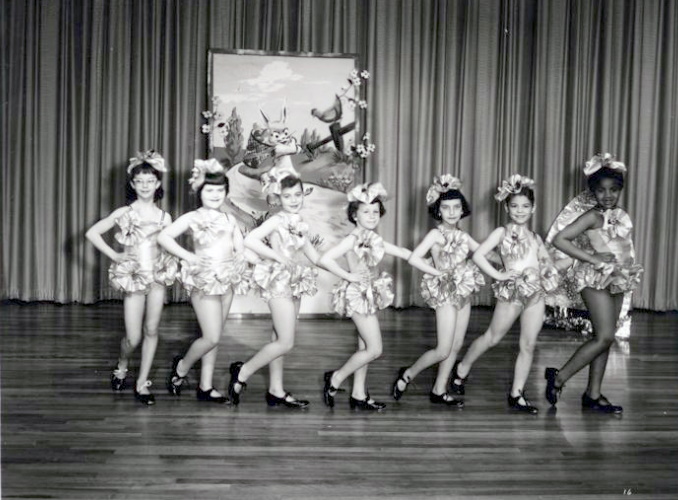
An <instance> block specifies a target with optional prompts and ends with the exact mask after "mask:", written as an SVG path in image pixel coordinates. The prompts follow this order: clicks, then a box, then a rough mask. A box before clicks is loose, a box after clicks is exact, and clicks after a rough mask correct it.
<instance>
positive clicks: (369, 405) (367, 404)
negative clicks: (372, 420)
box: [348, 393, 386, 411]
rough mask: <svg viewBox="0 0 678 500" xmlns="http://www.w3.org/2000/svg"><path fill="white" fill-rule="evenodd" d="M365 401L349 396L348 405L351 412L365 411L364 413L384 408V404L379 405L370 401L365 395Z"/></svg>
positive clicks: (368, 396) (372, 400) (367, 395)
mask: <svg viewBox="0 0 678 500" xmlns="http://www.w3.org/2000/svg"><path fill="white" fill-rule="evenodd" d="M365 396H366V397H365V399H356V398H354V397H353V396H351V397H350V398H349V400H348V404H349V406H350V407H351V410H365V411H381V410H383V409H384V408H386V403H380V402H378V401H375V400H374V399H372V398H371V397H370V395H369V393H368V394H365Z"/></svg>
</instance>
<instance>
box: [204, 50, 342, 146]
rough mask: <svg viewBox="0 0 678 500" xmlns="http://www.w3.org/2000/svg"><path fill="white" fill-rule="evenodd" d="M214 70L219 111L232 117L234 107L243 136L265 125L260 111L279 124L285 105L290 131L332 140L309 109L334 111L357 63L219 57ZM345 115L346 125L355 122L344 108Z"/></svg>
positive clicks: (334, 59)
mask: <svg viewBox="0 0 678 500" xmlns="http://www.w3.org/2000/svg"><path fill="white" fill-rule="evenodd" d="M212 64H213V82H212V85H213V89H212V92H213V95H216V96H219V97H220V98H221V100H222V102H221V104H220V111H221V112H222V113H224V114H226V115H230V113H231V110H232V109H233V107H236V108H237V110H238V114H239V115H240V117H241V118H242V121H243V128H244V129H245V130H244V132H245V136H247V135H248V134H249V131H250V129H251V126H252V123H254V122H255V121H256V122H258V123H260V124H263V119H262V117H261V113H260V112H259V108H261V109H263V110H264V112H265V113H266V114H267V115H268V117H269V119H270V120H272V121H274V120H278V119H280V114H281V110H282V107H283V104H284V103H287V126H288V127H289V129H290V131H292V133H293V134H294V135H295V136H296V137H297V138H299V137H300V136H301V134H302V132H303V131H304V129H305V128H308V129H309V130H313V129H316V130H317V131H318V133H319V134H321V135H322V136H323V137H324V136H325V135H328V128H327V125H326V124H324V123H322V122H320V121H319V120H318V119H316V118H314V117H313V116H312V115H311V109H313V108H318V109H320V110H322V109H325V108H328V107H330V106H331V105H332V103H333V102H334V99H335V97H334V96H335V94H337V93H341V92H342V87H346V86H348V75H349V73H350V72H351V70H353V69H354V64H355V63H354V59H353V58H349V57H346V58H343V57H342V58H337V57H305V56H275V55H271V56H269V55H252V54H216V53H215V54H213V63H212ZM350 92H351V93H349V95H352V90H351V91H350ZM343 112H344V118H343V119H342V123H344V124H345V123H349V122H351V121H353V119H354V112H353V110H352V109H350V108H349V107H348V106H344V107H343ZM215 139H217V138H216V137H215ZM219 145H220V144H218V143H215V146H219Z"/></svg>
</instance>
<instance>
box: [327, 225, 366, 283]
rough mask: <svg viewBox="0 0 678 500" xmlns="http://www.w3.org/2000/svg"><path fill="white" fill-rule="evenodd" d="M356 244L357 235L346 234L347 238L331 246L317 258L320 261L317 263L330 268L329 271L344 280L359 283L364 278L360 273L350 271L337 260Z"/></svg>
mask: <svg viewBox="0 0 678 500" xmlns="http://www.w3.org/2000/svg"><path fill="white" fill-rule="evenodd" d="M354 244H355V236H354V235H352V234H349V235H348V236H346V238H344V239H343V240H341V241H340V242H339V244H338V245H336V246H334V247H332V248H330V249H329V250H328V251H327V252H325V253H324V254H322V255H321V256H320V257H319V258H318V260H317V263H318V264H317V265H318V266H320V267H322V268H323V269H326V270H328V271H329V272H331V273H332V274H334V275H335V276H338V277H340V278H341V279H343V280H346V281H350V282H351V283H358V282H359V281H361V279H362V277H361V276H360V274H356V273H349V272H348V271H346V270H345V269H344V268H342V267H341V266H340V265H339V264H337V261H336V259H338V258H339V257H341V256H342V255H344V254H346V252H348V251H349V250H350V249H351V248H353V245H354Z"/></svg>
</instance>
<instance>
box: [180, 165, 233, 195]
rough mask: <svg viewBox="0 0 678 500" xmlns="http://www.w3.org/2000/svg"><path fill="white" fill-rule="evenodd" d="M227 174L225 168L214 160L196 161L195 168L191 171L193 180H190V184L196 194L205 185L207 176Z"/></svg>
mask: <svg viewBox="0 0 678 500" xmlns="http://www.w3.org/2000/svg"><path fill="white" fill-rule="evenodd" d="M219 173H221V174H225V172H224V166H223V165H222V164H221V163H219V162H218V161H217V160H215V159H214V158H210V159H209V160H195V161H194V162H193V168H192V169H191V178H190V179H188V184H189V185H190V186H191V189H192V190H193V191H195V192H197V191H198V189H200V187H201V186H202V185H203V184H204V183H205V175H206V174H219Z"/></svg>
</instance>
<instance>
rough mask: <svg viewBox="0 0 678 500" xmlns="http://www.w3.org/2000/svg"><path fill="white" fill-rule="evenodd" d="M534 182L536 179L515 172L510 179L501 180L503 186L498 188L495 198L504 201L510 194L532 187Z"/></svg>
mask: <svg viewBox="0 0 678 500" xmlns="http://www.w3.org/2000/svg"><path fill="white" fill-rule="evenodd" d="M534 184H535V183H534V180H533V179H530V178H529V177H523V176H522V175H520V174H513V175H512V176H511V177H509V178H508V180H503V181H501V186H499V187H498V188H497V194H495V195H494V199H495V200H497V201H504V200H505V199H506V198H508V196H509V195H510V194H517V193H520V191H521V190H522V189H523V188H532V187H533V186H534Z"/></svg>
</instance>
